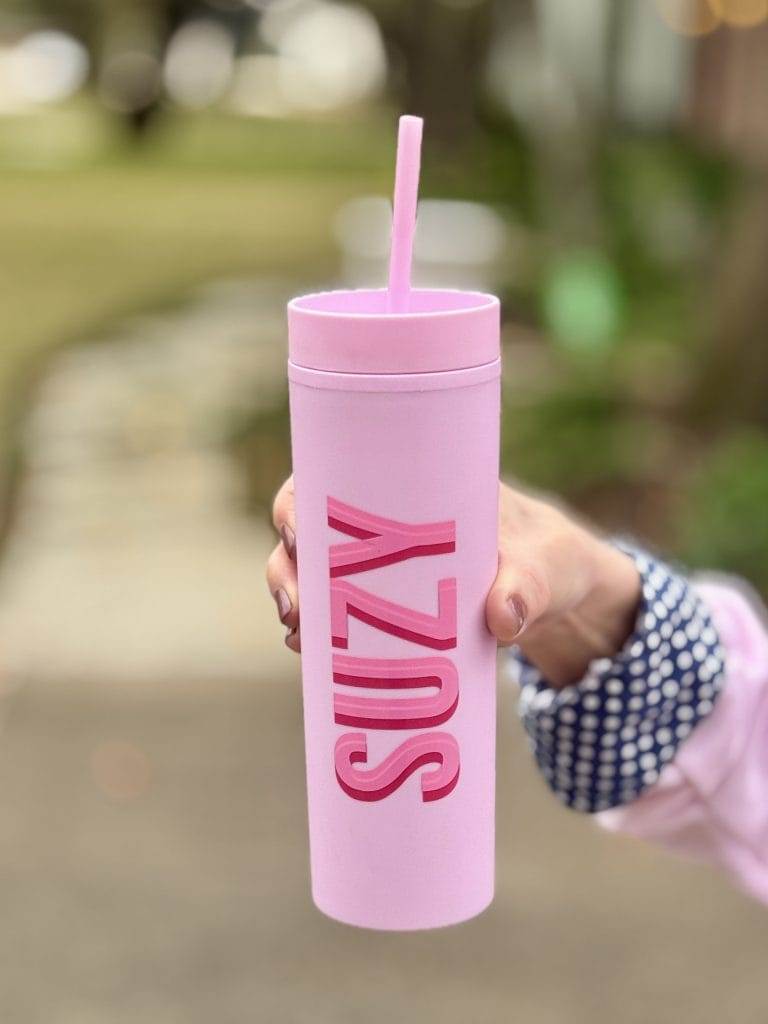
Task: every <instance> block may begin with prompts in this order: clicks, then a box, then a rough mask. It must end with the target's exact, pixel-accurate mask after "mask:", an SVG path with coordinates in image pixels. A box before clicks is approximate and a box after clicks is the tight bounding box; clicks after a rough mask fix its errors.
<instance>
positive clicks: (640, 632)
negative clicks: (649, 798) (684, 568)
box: [513, 542, 724, 812]
mask: <svg viewBox="0 0 768 1024" xmlns="http://www.w3.org/2000/svg"><path fill="white" fill-rule="evenodd" d="M618 546H619V547H621V549H622V550H623V551H626V553H627V554H628V555H630V556H631V557H632V558H633V559H634V562H635V565H636V566H637V569H638V572H639V573H640V577H641V580H642V598H641V604H640V610H639V613H638V617H637V622H636V626H635V632H634V633H633V635H632V636H631V637H630V638H629V640H628V641H627V643H626V645H625V646H624V649H623V650H622V651H621V652H620V654H618V655H617V657H616V658H615V659H613V660H611V659H599V660H597V661H594V662H592V664H591V665H590V666H589V669H588V671H587V673H586V675H585V676H584V678H583V679H582V680H581V682H580V683H578V684H576V685H574V686H567V687H565V688H564V689H560V690H557V689H554V688H553V687H551V686H550V685H549V684H548V683H547V681H546V680H545V679H543V678H542V676H541V674H540V673H539V672H538V670H537V669H536V668H534V666H533V665H531V664H530V662H528V661H526V659H525V658H524V657H523V655H522V654H521V652H520V651H519V650H515V649H513V661H514V664H515V665H516V666H517V670H518V671H517V676H518V682H519V683H520V685H521V687H522V692H521V695H520V705H519V712H520V716H521V718H522V721H523V725H524V726H525V729H526V732H527V733H528V736H529V739H530V743H531V747H532V749H533V753H534V756H535V758H536V761H537V763H538V765H539V768H540V769H541V772H542V774H543V775H544V778H545V779H546V780H547V782H548V784H549V786H550V787H551V789H552V790H553V791H554V793H555V795H556V796H557V797H558V799H559V800H561V801H562V802H563V803H564V804H566V805H567V806H568V807H571V808H573V809H574V810H577V811H587V812H593V811H602V810H607V809H608V808H609V807H616V806H619V805H621V804H625V803H628V802H629V801H631V800H634V799H635V797H637V796H639V795H640V793H642V792H643V790H645V789H647V788H648V787H649V786H652V785H653V784H654V783H655V782H656V780H657V779H658V777H659V775H660V773H661V770H662V769H663V767H664V765H665V764H667V763H668V762H669V761H671V760H672V759H673V758H674V756H675V753H676V752H677V749H678V747H679V746H680V744H681V743H682V742H683V741H684V740H685V739H686V737H687V736H688V735H689V734H690V733H691V731H692V730H693V729H694V728H695V727H696V725H697V724H698V723H699V722H700V721H702V720H703V719H704V718H706V717H707V716H708V715H709V714H710V712H711V711H712V708H713V706H714V702H715V700H716V698H717V695H718V693H719V691H720V688H721V685H722V681H723V669H724V660H723V652H722V649H721V647H720V641H719V638H718V635H717V631H716V630H715V627H714V625H713V624H712V621H711V619H710V616H709V613H708V611H707V609H706V607H705V606H704V604H703V602H702V601H701V600H700V598H699V597H697V595H696V594H695V593H694V591H693V590H692V588H691V587H690V585H689V583H688V581H687V580H686V579H685V578H684V577H682V576H680V575H678V574H677V573H675V572H674V571H673V570H672V569H670V568H669V567H668V566H667V565H665V564H664V563H663V562H659V561H657V560H655V559H654V558H652V557H651V556H650V555H648V554H647V553H645V552H642V551H639V550H637V549H634V548H632V547H630V546H629V545H627V544H625V543H623V542H620V543H618Z"/></svg>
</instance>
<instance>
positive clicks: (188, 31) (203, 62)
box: [163, 18, 235, 110]
mask: <svg viewBox="0 0 768 1024" xmlns="http://www.w3.org/2000/svg"><path fill="white" fill-rule="evenodd" d="M234 49H235V41H234V39H233V38H232V34H231V33H230V32H228V31H227V29H225V28H224V26H223V25H220V24H219V23H218V22H215V21H212V20H211V19H206V18H199V19H196V20H194V21H189V22H187V23H186V24H185V25H182V26H181V28H179V29H177V31H176V32H175V33H174V35H173V36H172V37H171V41H170V43H169V44H168V50H167V52H166V56H165V64H164V66H163V83H164V85H165V88H166V91H167V92H168V95H169V96H170V97H171V99H172V100H174V101H175V102H176V103H178V104H179V106H182V107H189V108H191V109H193V110H201V109H203V108H204V107H209V106H211V105H212V104H214V103H216V102H217V101H218V100H220V99H221V97H222V96H223V95H224V93H225V92H226V90H227V88H228V86H229V84H230V82H231V80H232V73H233V69H234Z"/></svg>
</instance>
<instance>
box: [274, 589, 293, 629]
mask: <svg viewBox="0 0 768 1024" xmlns="http://www.w3.org/2000/svg"><path fill="white" fill-rule="evenodd" d="M273 596H274V598H275V604H276V605H277V614H278V615H279V616H280V621H281V622H285V620H286V619H287V618H288V616H289V614H290V612H291V608H292V607H293V605H292V604H291V599H290V597H288V594H287V593H286V592H285V590H283V588H282V587H279V588H278V589H277V590H276V591H275V593H274V595H273Z"/></svg>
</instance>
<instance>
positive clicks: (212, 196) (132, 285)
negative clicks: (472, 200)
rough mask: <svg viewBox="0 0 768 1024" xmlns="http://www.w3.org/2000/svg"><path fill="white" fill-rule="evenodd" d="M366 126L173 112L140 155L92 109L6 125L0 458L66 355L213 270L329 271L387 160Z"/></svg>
mask: <svg viewBox="0 0 768 1024" xmlns="http://www.w3.org/2000/svg"><path fill="white" fill-rule="evenodd" d="M361 132H362V126H361V124H359V123H356V122H355V121H354V120H352V121H351V122H350V123H349V125H348V126H345V125H339V124H327V125H323V124H310V125H301V124H277V123H274V124H273V123H268V122H267V123H262V122H255V121H245V120H243V119H239V118H234V117H228V116H225V115H220V116H211V115H204V116H203V115H201V116H198V117H192V116H189V117H185V118H182V117H179V116H176V117H173V116H171V115H169V114H164V115H162V119H161V121H160V123H159V124H158V126H157V128H156V129H155V130H154V131H153V132H152V133H151V134H150V135H149V137H148V138H147V139H146V140H144V142H143V143H142V144H141V145H139V146H135V145H128V142H127V140H126V139H125V138H122V137H120V135H119V133H118V131H117V128H116V125H115V122H114V121H112V120H110V119H108V118H107V117H106V116H105V115H104V114H103V113H101V112H100V111H99V109H98V108H97V106H96V105H95V104H94V103H92V102H90V103H89V102H85V101H81V102H79V103H78V104H76V105H73V106H70V107H66V108H63V109H60V110H52V111H47V112H44V113H39V114H35V115H34V116H25V117H16V118H6V119H3V120H0V225H2V230H0V261H1V262H2V267H3V273H2V276H1V277H0V307H1V308H2V311H3V316H2V325H3V329H2V335H1V336H0V426H2V428H4V429H3V437H4V438H5V441H4V445H5V453H3V452H2V450H0V461H1V459H2V455H3V454H6V455H7V454H8V448H9V445H10V444H11V443H12V442H11V441H10V440H9V438H12V436H13V429H12V426H13V422H14V420H15V417H16V413H17V412H18V410H19V409H20V407H21V406H22V405H23V401H24V397H25V394H26V388H25V386H24V385H25V381H29V380H30V379H31V378H32V376H33V373H34V370H35V369H36V368H37V367H39V366H40V365H41V363H42V362H43V361H44V359H45V357H46V356H47V355H48V354H49V353H50V352H51V351H52V350H54V349H55V348H56V347H58V346H60V345H63V344H66V343H69V342H72V341H75V340H79V339H83V338H87V337H95V336H96V335H98V334H99V333H100V332H104V331H106V330H107V329H108V328H109V326H110V325H111V324H113V323H114V322H116V321H119V320H120V319H121V318H123V317H125V316H127V315H130V314H131V313H134V312H137V311H140V310H146V309H151V308H154V307H158V306H162V305H167V304H169V303H172V302H176V301H179V300H180V299H182V298H183V297H184V295H185V294H187V293H189V292H190V290H192V289H194V288H195V287H196V286H197V285H199V284H200V283H202V282H205V281H207V280H211V279H215V278H217V277H226V276H228V275H239V276H248V275H250V276H253V277H254V278H257V277H259V276H261V277H263V276H292V277H296V278H301V279H303V280H305V281H310V282H312V281H315V280H321V279H322V278H323V277H326V278H327V276H328V275H329V274H330V273H332V271H333V265H334V260H335V254H334V249H333V244H332V240H331V220H332V217H333V214H334V211H335V210H336V209H337V207H338V206H339V204H340V203H341V202H342V201H343V200H344V199H345V198H346V197H348V196H350V195H352V194H355V193H358V192H360V191H364V190H366V189H370V188H372V187H376V185H375V182H376V180H377V177H378V175H379V169H382V173H383V168H384V166H385V161H386V159H387V157H388V155H389V154H388V153H387V152H386V149H385V148H383V149H382V147H381V146H380V147H379V148H378V149H377V148H376V147H375V146H371V145H366V141H365V137H364V134H361ZM381 134H382V136H383V133H381ZM353 153H356V154H357V155H356V157H355V159H352V154H353ZM342 169H344V172H343V173H342ZM6 463H7V459H6ZM4 475H7V474H3V471H2V464H0V488H1V487H2V483H3V480H2V478H3V476H4Z"/></svg>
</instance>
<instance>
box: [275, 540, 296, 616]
mask: <svg viewBox="0 0 768 1024" xmlns="http://www.w3.org/2000/svg"><path fill="white" fill-rule="evenodd" d="M267 586H268V587H269V592H270V594H271V595H272V597H273V598H274V601H275V605H276V607H277V616H278V618H279V619H280V621H281V622H282V623H283V625H284V626H289V627H293V626H297V625H298V624H299V587H298V580H297V577H296V563H295V562H294V561H293V560H292V559H290V558H289V557H288V552H287V551H286V550H285V547H284V545H283V544H278V545H277V546H276V547H275V549H274V551H273V552H272V554H271V555H270V556H269V559H268V561H267Z"/></svg>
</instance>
